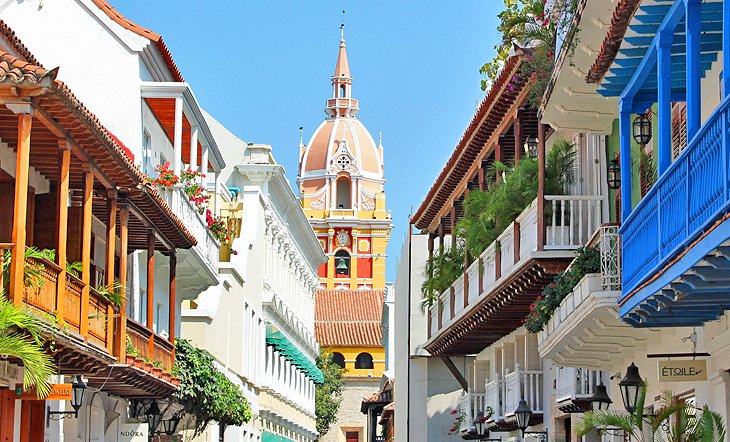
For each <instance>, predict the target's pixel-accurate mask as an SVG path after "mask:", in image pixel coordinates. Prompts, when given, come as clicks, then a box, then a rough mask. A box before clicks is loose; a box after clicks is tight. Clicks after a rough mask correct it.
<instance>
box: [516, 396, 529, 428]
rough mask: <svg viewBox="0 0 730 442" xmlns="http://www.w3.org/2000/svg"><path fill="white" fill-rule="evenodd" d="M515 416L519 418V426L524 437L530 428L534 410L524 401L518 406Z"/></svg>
mask: <svg viewBox="0 0 730 442" xmlns="http://www.w3.org/2000/svg"><path fill="white" fill-rule="evenodd" d="M515 416H516V417H517V426H518V427H519V429H520V430H521V431H522V434H523V435H524V434H525V430H527V427H529V426H530V418H532V409H530V406H529V405H527V402H526V401H525V400H524V399H522V400H520V403H519V404H518V405H517V409H516V410H515Z"/></svg>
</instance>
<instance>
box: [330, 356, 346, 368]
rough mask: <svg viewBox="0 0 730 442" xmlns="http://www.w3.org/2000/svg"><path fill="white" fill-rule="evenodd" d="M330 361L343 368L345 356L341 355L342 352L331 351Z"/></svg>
mask: <svg viewBox="0 0 730 442" xmlns="http://www.w3.org/2000/svg"><path fill="white" fill-rule="evenodd" d="M332 362H333V363H334V364H337V365H339V366H340V367H341V368H345V357H344V356H342V353H337V352H335V353H332Z"/></svg>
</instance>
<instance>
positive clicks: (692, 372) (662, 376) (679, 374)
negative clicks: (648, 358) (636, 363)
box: [657, 359, 707, 382]
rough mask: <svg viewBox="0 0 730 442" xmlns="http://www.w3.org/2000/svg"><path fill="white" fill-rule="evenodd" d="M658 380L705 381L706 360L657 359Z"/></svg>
mask: <svg viewBox="0 0 730 442" xmlns="http://www.w3.org/2000/svg"><path fill="white" fill-rule="evenodd" d="M657 365H658V367H659V382H686V381H706V380H707V361H706V360H704V359H702V360H696V361H659V362H658V364H657Z"/></svg>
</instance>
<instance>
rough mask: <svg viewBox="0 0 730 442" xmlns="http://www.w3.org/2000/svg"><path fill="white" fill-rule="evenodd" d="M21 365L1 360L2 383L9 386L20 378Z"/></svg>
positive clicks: (0, 374) (0, 382)
mask: <svg viewBox="0 0 730 442" xmlns="http://www.w3.org/2000/svg"><path fill="white" fill-rule="evenodd" d="M19 369H20V367H18V366H17V365H14V364H11V363H10V362H8V361H0V385H3V386H5V387H9V386H10V385H11V384H12V383H13V382H15V380H16V379H17V378H18V371H19Z"/></svg>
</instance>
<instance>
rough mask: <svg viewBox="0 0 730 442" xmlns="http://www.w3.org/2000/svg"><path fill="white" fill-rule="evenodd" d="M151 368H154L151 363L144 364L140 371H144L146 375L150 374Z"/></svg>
mask: <svg viewBox="0 0 730 442" xmlns="http://www.w3.org/2000/svg"><path fill="white" fill-rule="evenodd" d="M153 368H154V366H153V365H152V362H145V363H144V366H143V367H142V369H143V370H144V371H146V372H147V373H152V369H153Z"/></svg>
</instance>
